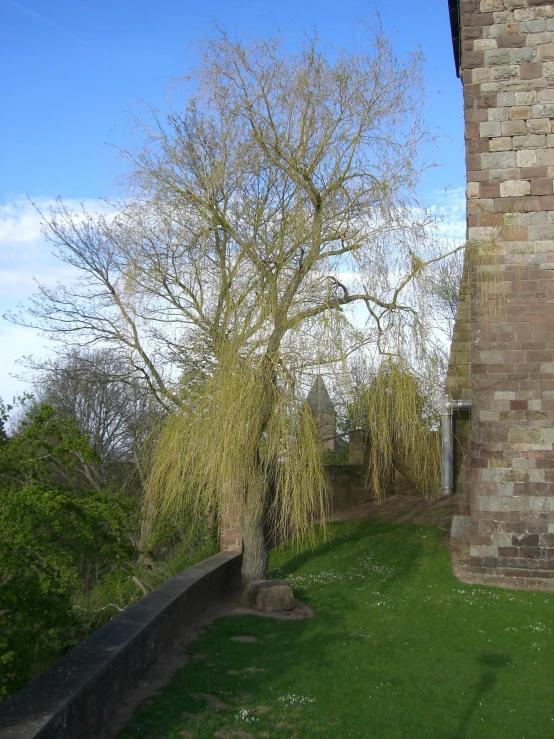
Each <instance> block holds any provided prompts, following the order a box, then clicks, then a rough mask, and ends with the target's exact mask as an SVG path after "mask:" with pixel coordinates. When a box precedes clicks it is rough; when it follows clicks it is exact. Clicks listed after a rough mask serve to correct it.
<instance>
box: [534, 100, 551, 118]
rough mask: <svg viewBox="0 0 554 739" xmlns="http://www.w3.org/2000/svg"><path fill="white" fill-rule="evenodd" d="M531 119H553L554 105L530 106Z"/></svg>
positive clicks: (538, 104)
mask: <svg viewBox="0 0 554 739" xmlns="http://www.w3.org/2000/svg"><path fill="white" fill-rule="evenodd" d="M531 114H532V117H533V118H554V103H537V104H536V105H532V106H531Z"/></svg>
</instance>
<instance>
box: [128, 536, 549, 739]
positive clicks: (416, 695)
mask: <svg viewBox="0 0 554 739" xmlns="http://www.w3.org/2000/svg"><path fill="white" fill-rule="evenodd" d="M331 537H332V538H331V540H330V541H329V542H328V543H327V544H325V545H322V546H321V547H320V548H318V549H316V550H315V551H311V552H305V553H301V554H298V555H295V554H294V552H292V551H290V550H281V551H280V552H277V553H275V554H274V556H273V559H272V566H273V568H274V569H273V572H272V575H273V576H279V577H281V576H286V577H288V578H289V579H290V580H291V581H292V583H293V585H294V589H295V594H296V595H297V597H299V598H300V599H302V600H304V601H306V602H307V603H308V604H309V605H310V606H312V608H313V609H314V610H315V613H316V616H315V618H313V619H308V620H304V621H292V622H290V621H289V622H284V621H276V620H273V619H268V618H259V617H256V616H233V617H229V618H225V619H220V620H219V621H216V622H215V623H214V625H213V626H212V627H211V628H209V629H208V630H207V631H206V633H205V634H204V636H203V637H202V638H201V639H200V640H199V641H198V642H196V643H195V644H193V645H192V646H191V647H190V648H189V651H190V653H191V660H190V662H189V665H188V666H187V667H185V668H184V669H183V670H181V671H180V672H179V673H178V674H177V675H176V676H175V678H174V680H173V681H172V683H171V684H170V685H168V686H167V687H166V688H165V689H164V690H163V691H162V692H161V693H160V695H159V696H157V697H156V698H155V699H153V700H151V701H150V703H149V704H148V705H146V706H144V707H143V709H142V710H141V711H139V712H137V714H135V717H134V719H133V721H132V723H131V724H130V725H129V726H128V727H127V729H126V730H124V731H123V732H122V733H121V734H120V735H119V736H120V739H129V737H137V736H142V737H167V738H168V739H171V738H173V737H175V738H176V737H183V736H184V737H199V738H200V737H214V736H216V737H217V736H220V737H222V738H224V737H232V736H240V737H243V739H246V738H247V737H248V736H249V735H251V736H254V737H259V736H266V737H275V738H276V739H280V738H281V737H282V738H285V737H287V738H288V737H292V736H294V737H297V739H301V738H303V737H305V738H309V737H317V736H321V737H326V738H335V737H336V738H337V739H339V738H340V739H342V738H343V737H379V738H388V737H402V738H405V737H417V738H419V737H433V738H434V737H436V738H437V739H447V738H449V737H452V738H454V737H467V738H469V737H471V739H476V738H480V737H491V738H494V739H500V738H501V739H511V738H512V737H513V739H523V738H525V739H533V738H535V737H537V738H539V737H553V736H554V700H553V698H554V696H553V688H554V659H553V653H552V651H553V650H552V648H553V646H554V637H553V634H552V631H553V628H554V627H553V623H552V615H553V612H554V611H553V605H554V595H549V594H541V593H524V592H514V591H505V590H500V589H493V588H485V587H476V586H470V585H463V584H461V583H459V582H458V581H457V580H455V579H454V577H453V575H452V574H451V570H450V563H449V558H448V552H447V550H446V548H445V546H444V545H443V544H442V542H441V538H442V533H441V532H440V531H438V530H436V529H428V528H420V527H415V526H395V525H384V524H375V523H371V522H359V523H350V524H334V525H333V526H332V528H331ZM236 635H250V636H255V637H257V638H258V641H255V642H252V643H243V642H235V641H232V640H231V638H230V637H232V636H236ZM250 668H256V671H254V670H251V669H250ZM191 693H192V694H201V693H204V694H210V695H212V696H215V697H217V698H218V699H219V700H221V701H223V702H225V703H226V704H227V705H228V706H229V709H227V710H221V709H220V710H217V709H215V708H213V707H210V706H209V704H207V703H206V701H205V699H202V698H198V697H197V698H196V699H195V698H193V697H192V696H191ZM264 707H267V708H270V709H271V710H266V708H264ZM183 711H185V712H187V713H191V714H202V718H200V719H196V718H192V717H185V718H183V717H182V713H183ZM283 723H284V724H286V726H284V725H283ZM234 732H239V733H237V734H235V733H234ZM240 732H246V733H243V734H241V733H240Z"/></svg>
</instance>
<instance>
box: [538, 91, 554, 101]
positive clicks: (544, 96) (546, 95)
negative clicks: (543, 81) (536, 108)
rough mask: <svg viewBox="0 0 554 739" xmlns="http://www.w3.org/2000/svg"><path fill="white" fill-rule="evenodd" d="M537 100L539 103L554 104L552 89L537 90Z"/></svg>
mask: <svg viewBox="0 0 554 739" xmlns="http://www.w3.org/2000/svg"><path fill="white" fill-rule="evenodd" d="M537 98H538V100H539V102H540V103H554V89H552V88H549V89H547V90H539V91H538V93H537Z"/></svg>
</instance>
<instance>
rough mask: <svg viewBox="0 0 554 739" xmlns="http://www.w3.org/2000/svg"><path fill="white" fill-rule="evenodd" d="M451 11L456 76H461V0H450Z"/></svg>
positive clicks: (449, 8) (449, 7)
mask: <svg viewBox="0 0 554 739" xmlns="http://www.w3.org/2000/svg"><path fill="white" fill-rule="evenodd" d="M448 10H449V11H450V29H451V31H452V48H453V49H454V63H455V65H456V76H457V77H459V76H460V56H461V55H460V49H461V41H460V2H459V0H448Z"/></svg>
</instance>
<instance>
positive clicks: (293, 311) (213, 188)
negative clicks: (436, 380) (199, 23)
mask: <svg viewBox="0 0 554 739" xmlns="http://www.w3.org/2000/svg"><path fill="white" fill-rule="evenodd" d="M421 63H422V59H421V56H420V55H419V54H415V55H413V56H410V57H409V58H408V59H407V60H406V61H400V60H399V59H397V58H396V57H395V55H394V53H393V50H392V48H391V45H390V43H389V42H388V41H387V40H386V38H385V37H384V35H383V33H382V31H381V30H380V29H378V30H377V31H376V32H369V31H368V33H367V37H366V39H365V41H364V43H363V44H361V45H360V46H359V48H355V49H353V50H340V49H335V48H333V49H329V48H326V47H325V46H324V45H323V44H322V43H320V41H319V40H318V39H317V38H316V37H315V36H314V37H310V38H305V39H304V40H302V41H300V42H299V43H297V44H294V45H292V44H290V43H288V44H287V43H285V40H284V39H283V38H281V37H275V38H271V39H269V40H260V39H247V40H241V39H237V38H231V37H230V36H229V35H228V34H227V33H226V32H225V31H223V30H220V31H219V32H218V33H217V35H216V36H215V37H214V38H212V39H210V40H208V41H205V42H204V43H203V45H202V58H201V62H200V64H199V66H198V69H197V70H196V72H195V73H194V74H193V75H192V76H191V78H190V80H189V81H190V87H189V88H188V97H187V102H186V104H185V106H184V109H183V110H182V112H173V113H171V114H170V115H169V116H168V117H167V118H166V119H165V120H162V119H161V117H160V116H159V115H158V114H157V112H156V111H154V110H152V111H151V118H150V120H149V122H148V123H147V124H143V126H142V130H143V132H144V135H145V141H144V145H143V147H142V148H141V149H140V150H139V151H137V152H135V153H131V154H129V158H130V161H131V164H132V171H131V183H132V185H133V188H134V189H133V197H132V198H131V199H129V200H126V201H124V202H121V203H118V204H116V205H115V207H114V215H113V217H111V218H108V217H104V216H95V215H93V214H89V213H86V212H83V213H81V214H75V213H71V212H69V211H68V210H67V209H66V208H65V206H64V205H63V204H62V203H60V204H59V207H58V208H57V209H55V210H54V211H53V212H51V214H50V216H48V217H46V218H45V227H46V233H47V235H48V237H49V238H50V239H51V240H52V241H53V242H54V243H55V244H56V245H57V248H58V255H59V257H60V258H61V259H62V260H63V261H65V262H67V263H69V264H71V265H72V266H74V267H76V268H77V269H78V270H79V271H80V273H81V278H80V280H79V281H78V283H77V284H76V285H73V286H71V287H58V288H56V289H54V290H52V289H48V288H46V287H42V288H41V289H40V294H39V295H38V296H37V298H36V300H35V302H34V303H33V305H32V306H31V308H30V309H29V310H28V315H29V316H30V318H29V319H28V320H29V322H30V323H31V324H32V325H40V326H41V327H42V328H43V329H44V330H46V331H51V332H53V334H54V335H55V337H56V338H59V339H61V340H65V341H67V342H71V341H73V342H76V343H77V344H87V343H99V344H102V345H107V346H115V347H117V348H118V350H120V351H124V352H125V353H126V356H127V357H128V361H129V363H130V366H131V367H132V371H133V372H135V373H138V374H139V375H140V376H141V377H142V378H143V379H144V382H145V383H146V384H147V385H148V387H149V388H150V390H151V392H152V393H153V394H154V395H155V397H156V398H157V399H158V400H159V401H160V403H162V404H163V405H164V406H165V407H166V408H167V409H170V410H172V411H173V412H174V415H173V416H172V418H171V419H170V421H169V423H168V425H167V427H166V430H165V432H164V434H162V436H161V441H160V443H159V444H158V447H157V455H156V457H155V460H154V462H155V463H154V470H153V474H152V476H151V478H150V487H149V498H148V503H147V509H148V511H150V513H152V514H153V515H154V514H155V513H156V512H158V511H159V510H162V509H167V508H168V507H171V506H173V507H177V508H178V507H179V506H184V505H186V504H187V502H189V503H190V501H192V503H190V504H191V505H196V506H197V507H199V508H200V509H201V510H203V511H204V512H205V511H206V510H213V509H214V508H215V507H218V506H228V505H232V506H235V507H236V508H237V509H238V511H239V512H240V516H241V526H242V536H243V541H244V561H243V579H244V581H245V582H247V581H249V580H251V579H259V578H262V577H264V576H265V573H266V568H267V552H268V548H267V532H268V529H270V528H277V529H279V530H280V531H287V532H293V533H297V534H298V535H302V534H304V533H306V532H307V531H309V527H310V525H311V522H312V521H313V520H314V518H316V517H320V516H322V515H323V514H324V510H325V479H324V474H323V469H322V465H321V460H320V458H319V455H318V451H317V450H318V444H317V442H316V440H315V431H314V429H313V428H312V425H311V421H310V416H309V414H307V413H306V412H305V409H303V406H302V405H301V402H300V398H299V388H300V387H301V382H300V379H301V377H302V376H303V373H304V374H305V373H306V372H308V371H309V370H310V367H313V366H314V365H317V364H323V363H330V362H334V361H337V360H338V359H340V358H341V357H342V356H344V355H345V354H346V353H348V352H349V351H353V350H354V349H355V348H356V347H359V346H360V345H362V344H363V343H364V342H367V341H369V340H372V341H377V342H378V345H379V347H380V349H381V350H382V351H395V350H396V349H397V348H398V347H397V344H398V342H399V340H400V337H405V335H406V329H407V327H408V326H409V327H411V328H413V329H414V330H416V329H417V327H418V326H419V325H420V323H419V319H418V313H417V303H418V295H419V291H418V290H417V289H415V287H414V285H415V282H416V281H417V279H418V277H419V276H420V275H421V273H422V270H423V269H424V268H425V266H426V265H428V264H429V263H431V262H434V261H436V260H437V259H438V258H439V255H438V254H436V253H435V252H433V251H432V249H431V250H430V249H429V247H428V242H427V240H426V227H427V225H428V222H429V218H428V216H427V214H426V213H425V211H424V210H423V209H421V208H420V207H416V206H418V203H417V200H416V197H415V188H416V185H417V182H418V177H419V174H420V170H421V165H420V160H419V153H420V147H421V145H422V143H424V142H425V140H426V139H427V137H428V133H427V130H426V128H425V126H424V125H423V123H422V121H421V118H420V111H421V100H422V94H423V86H422V75H421ZM355 306H361V307H362V309H364V310H366V313H367V322H366V326H365V329H363V330H361V328H360V326H359V325H358V323H357V321H358V319H357V318H356V315H355V313H354V308H355ZM191 356H192V357H199V362H200V364H201V365H202V366H204V364H205V365H207V366H208V367H209V371H206V372H205V373H203V374H201V378H200V380H199V382H198V383H197V386H196V387H195V388H194V389H193V391H190V392H183V387H184V386H186V387H188V385H187V383H183V380H182V378H183V373H184V372H186V371H188V368H190V357H191ZM202 363H204V364H202ZM312 442H313V443H312Z"/></svg>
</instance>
